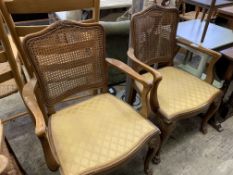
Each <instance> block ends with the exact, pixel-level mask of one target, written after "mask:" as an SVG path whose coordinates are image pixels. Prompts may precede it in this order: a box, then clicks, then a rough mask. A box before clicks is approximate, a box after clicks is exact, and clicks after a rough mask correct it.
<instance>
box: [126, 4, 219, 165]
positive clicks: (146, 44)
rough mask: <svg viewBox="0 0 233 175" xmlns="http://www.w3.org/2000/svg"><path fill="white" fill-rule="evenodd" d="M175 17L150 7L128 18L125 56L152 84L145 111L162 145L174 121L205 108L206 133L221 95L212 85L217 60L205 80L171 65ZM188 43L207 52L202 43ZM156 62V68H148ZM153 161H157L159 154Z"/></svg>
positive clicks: (175, 12) (172, 11) (173, 12)
mask: <svg viewBox="0 0 233 175" xmlns="http://www.w3.org/2000/svg"><path fill="white" fill-rule="evenodd" d="M178 16H179V14H178V10H177V9H176V8H163V7H159V6H152V7H150V8H149V9H147V10H145V11H142V12H140V13H137V14H135V15H134V16H133V18H132V20H131V32H132V33H131V36H132V48H130V49H129V51H128V57H129V59H130V61H131V62H132V63H131V64H132V67H133V68H134V70H136V71H137V72H141V71H142V70H143V71H144V72H142V73H143V74H142V76H143V77H145V78H146V79H147V81H149V82H151V83H152V84H153V85H154V86H153V88H152V89H151V91H150V98H149V101H148V103H150V107H151V109H149V108H147V112H148V113H152V115H155V117H154V119H155V120H156V124H157V125H158V126H159V128H160V130H161V132H162V134H161V139H162V144H164V143H165V142H166V140H167V139H168V137H169V136H170V134H171V133H172V131H173V130H174V128H175V126H176V123H177V121H179V120H181V119H185V118H189V117H193V116H197V115H198V114H200V113H205V111H206V110H207V109H208V110H207V112H206V113H205V115H204V116H203V120H202V124H201V131H202V132H203V133H207V122H208V120H209V119H210V118H211V117H212V116H213V114H214V113H215V112H216V111H217V109H218V107H219V104H220V97H221V95H222V93H221V91H220V90H219V89H217V88H215V87H213V86H211V83H212V81H213V66H214V64H215V62H216V61H217V60H214V59H213V60H212V61H211V62H210V64H209V67H208V74H207V78H206V81H205V82H204V81H202V80H200V79H199V78H196V77H194V76H193V75H191V74H189V73H187V72H184V71H182V70H180V69H178V68H175V67H172V66H171V65H172V59H173V57H174V55H175V51H176V49H175V48H176V29H177V25H178ZM183 44H187V43H185V42H184V43H183ZM187 45H188V46H189V47H198V48H199V49H200V50H203V51H204V50H205V51H207V50H206V49H205V48H203V47H201V46H194V45H191V44H187ZM208 52H209V53H212V54H213V55H218V57H216V56H215V57H214V58H215V59H218V58H219V56H220V55H219V54H218V53H216V52H214V51H208ZM155 64H157V65H158V67H159V69H157V70H155V69H154V68H152V67H151V66H154V65H155ZM161 66H164V67H163V68H161ZM145 71H146V73H145ZM133 87H135V89H136V90H137V92H138V93H139V94H140V93H141V91H142V90H143V87H142V86H141V85H140V84H139V83H138V82H137V81H135V82H134V85H133ZM132 89H133V88H132ZM129 93H130V94H132V95H131V101H130V102H132V99H133V97H134V95H135V92H134V91H133V90H132V91H131V92H129ZM162 144H161V146H162ZM160 149H161V147H160ZM158 153H159V152H158ZM155 161H156V162H157V161H159V154H158V157H155Z"/></svg>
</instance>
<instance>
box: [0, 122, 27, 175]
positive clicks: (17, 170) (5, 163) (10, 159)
mask: <svg viewBox="0 0 233 175" xmlns="http://www.w3.org/2000/svg"><path fill="white" fill-rule="evenodd" d="M0 174H2V175H12V174H14V175H23V174H24V171H23V170H22V168H21V166H20V165H19V164H18V161H17V159H16V158H15V156H14V154H12V153H11V149H10V148H9V145H8V144H7V142H5V140H4V135H3V124H2V121H1V120H0Z"/></svg>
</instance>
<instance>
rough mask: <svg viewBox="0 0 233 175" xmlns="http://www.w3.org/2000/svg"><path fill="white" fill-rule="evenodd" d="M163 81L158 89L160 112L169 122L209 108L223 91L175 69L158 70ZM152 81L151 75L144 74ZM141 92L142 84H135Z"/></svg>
mask: <svg viewBox="0 0 233 175" xmlns="http://www.w3.org/2000/svg"><path fill="white" fill-rule="evenodd" d="M158 71H159V72H160V73H161V75H162V77H163V79H162V81H161V82H160V84H159V87H158V93H157V95H158V101H159V105H160V109H159V111H160V112H161V113H162V114H163V116H164V117H166V119H167V120H175V119H177V118H178V117H179V116H180V115H183V114H187V113H189V112H194V111H198V110H201V109H204V108H206V107H208V105H209V104H211V102H213V101H214V100H215V99H216V97H217V96H218V95H219V94H220V93H221V91H220V90H219V89H217V88H215V87H213V86H211V85H210V84H208V83H206V82H204V81H202V80H200V79H198V78H197V77H195V76H193V75H191V74H189V73H187V72H184V71H182V70H180V69H178V68H175V67H165V68H162V69H159V70H158ZM143 76H144V77H145V78H146V79H147V80H148V81H150V80H151V81H152V76H151V74H150V73H146V74H143ZM135 85H136V87H137V88H138V89H139V91H140V90H141V89H142V86H141V84H139V83H138V82H135Z"/></svg>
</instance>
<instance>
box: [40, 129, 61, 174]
mask: <svg viewBox="0 0 233 175" xmlns="http://www.w3.org/2000/svg"><path fill="white" fill-rule="evenodd" d="M39 139H40V142H41V144H42V148H43V151H44V155H45V161H46V163H47V166H48V168H49V169H50V170H51V171H56V170H58V168H59V164H58V161H57V160H56V159H55V157H54V155H53V153H52V150H51V148H50V145H49V141H48V138H47V136H46V134H44V135H43V136H41V137H39Z"/></svg>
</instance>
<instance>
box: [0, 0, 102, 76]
mask: <svg viewBox="0 0 233 175" xmlns="http://www.w3.org/2000/svg"><path fill="white" fill-rule="evenodd" d="M99 6H100V0H65V1H64V0H49V1H48V0H0V8H1V10H2V13H3V16H4V18H5V20H6V23H7V25H8V26H9V29H10V32H11V34H12V37H13V40H14V42H15V43H16V46H17V48H18V50H19V52H20V54H21V57H22V58H21V59H22V61H23V62H24V64H25V66H26V68H27V69H28V70H29V75H30V76H32V75H31V73H30V65H29V64H28V63H27V62H26V61H25V60H24V57H25V53H24V51H23V49H22V44H21V40H20V37H24V36H25V35H27V34H30V33H34V32H38V31H40V30H42V29H44V28H45V27H46V25H30V26H28V25H27V26H23V25H20V26H18V25H16V24H15V22H14V20H13V18H12V15H14V14H35V13H52V12H59V11H71V10H81V9H92V18H91V19H89V20H86V21H85V22H97V21H99V11H100V10H99V8H100V7H99ZM83 22H84V21H83Z"/></svg>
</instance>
